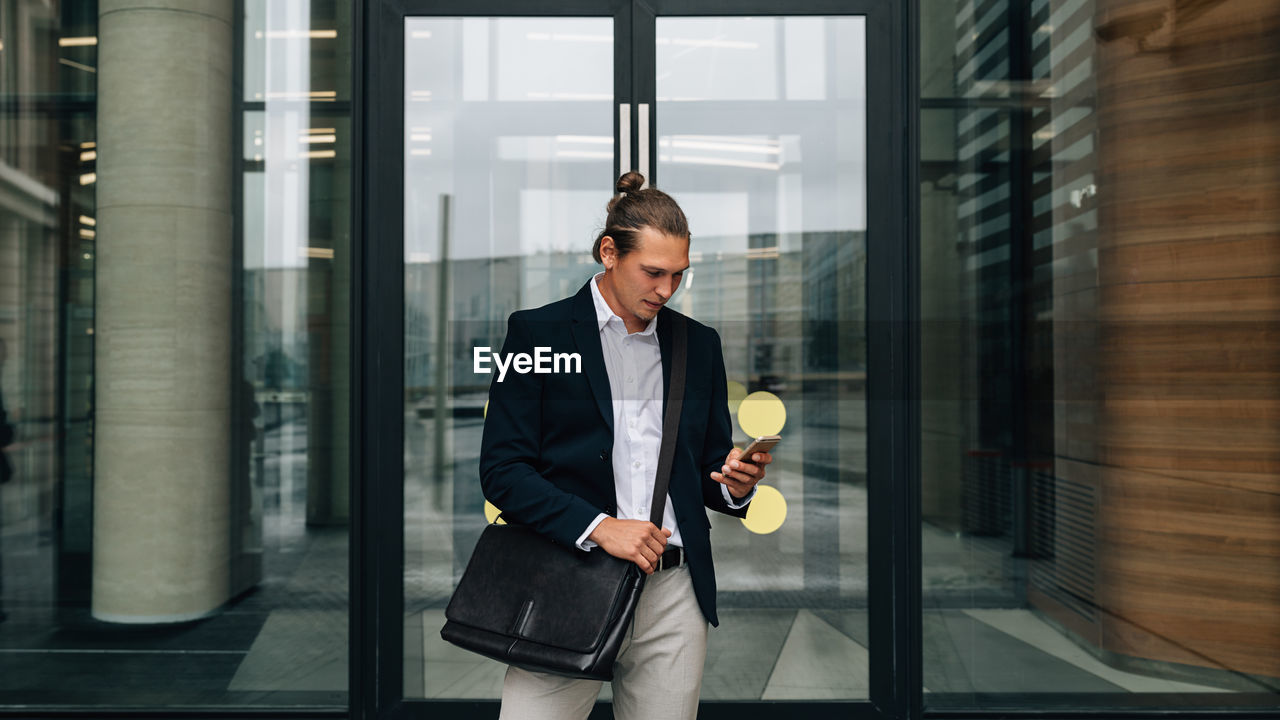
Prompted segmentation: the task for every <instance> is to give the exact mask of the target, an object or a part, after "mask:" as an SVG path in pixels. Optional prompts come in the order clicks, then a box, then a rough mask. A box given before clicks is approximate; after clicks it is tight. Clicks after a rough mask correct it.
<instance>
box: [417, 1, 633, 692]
mask: <svg viewBox="0 0 1280 720" xmlns="http://www.w3.org/2000/svg"><path fill="white" fill-rule="evenodd" d="M404 42H405V68H406V72H405V78H406V80H405V88H404V92H405V124H404V125H405V127H404V130H405V137H404V162H405V198H404V210H405V219H404V221H405V237H404V252H405V403H406V404H405V416H404V417H405V479H404V482H405V518H404V523H405V599H404V600H405V627H406V643H405V676H404V683H405V695H406V697H429V698H459V697H470V698H497V697H499V696H500V695H501V689H502V677H503V673H504V672H505V671H506V666H505V665H500V664H498V663H494V662H491V661H487V660H484V659H483V658H480V657H479V656H477V655H473V654H471V653H468V652H465V651H463V650H459V649H457V648H455V647H453V646H451V645H447V644H446V643H444V641H443V640H441V639H440V634H439V631H440V627H441V626H442V625H443V624H444V606H445V603H446V602H447V601H448V599H449V596H450V595H451V594H452V592H453V587H454V582H455V579H456V578H457V577H458V576H459V575H460V574H461V572H462V568H463V567H464V566H465V563H466V561H467V559H468V558H469V557H470V555H471V548H472V547H473V546H474V545H475V541H476V538H478V537H479V534H480V530H481V529H482V528H483V526H484V524H485V522H486V519H485V508H484V498H483V497H482V495H481V493H480V480H479V474H478V472H479V471H478V460H479V453H480V434H481V428H482V423H483V409H484V405H485V395H486V393H487V391H488V385H489V376H487V375H476V374H474V373H473V372H472V365H471V349H472V348H473V347H477V346H489V347H493V348H495V349H496V348H498V347H500V346H501V345H502V340H503V337H504V336H505V334H506V319H507V316H508V315H510V314H511V313H512V312H513V311H515V310H517V309H520V308H526V307H536V306H539V305H543V304H545V303H548V302H551V301H553V300H559V299H560V298H562V297H566V296H567V295H569V294H571V293H572V292H574V291H576V290H577V289H578V288H579V287H580V286H581V285H582V283H583V282H585V281H586V279H587V278H588V277H590V275H591V274H592V273H593V272H594V271H595V267H596V266H595V265H594V264H593V262H592V260H591V254H590V247H591V241H592V239H593V238H594V237H595V231H596V228H597V227H598V225H599V224H600V223H602V222H603V220H604V202H605V200H607V199H608V196H609V193H610V191H611V190H612V183H613V180H614V178H613V177H612V175H613V164H614V163H613V108H614V104H613V96H614V90H613V21H612V20H611V19H608V18H545V19H532V18H499V19H490V18H409V19H407V20H406V23H405V39H404ZM514 103H518V107H513V104H514Z"/></svg>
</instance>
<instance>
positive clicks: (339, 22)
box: [0, 0, 351, 708]
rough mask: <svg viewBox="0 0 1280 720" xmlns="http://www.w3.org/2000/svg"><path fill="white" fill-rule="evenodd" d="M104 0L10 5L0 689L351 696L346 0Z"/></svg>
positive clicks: (333, 699) (1, 194)
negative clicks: (159, 8)
mask: <svg viewBox="0 0 1280 720" xmlns="http://www.w3.org/2000/svg"><path fill="white" fill-rule="evenodd" d="M98 5H99V3H92V2H90V3H85V2H58V1H57V0H13V1H10V0H6V1H5V2H3V3H0V397H2V401H0V452H2V453H3V454H2V455H0V705H3V706H8V705H21V706H24V707H28V708H30V707H40V706H42V705H49V704H56V705H58V706H63V707H65V706H73V707H87V708H95V707H109V706H120V705H127V706H130V707H137V706H146V707H174V706H182V707H202V706H218V707H234V706H245V705H253V706H282V705H285V706H307V707H314V706H325V707H328V708H345V706H346V705H347V695H346V692H345V688H346V682H347V672H346V658H347V634H346V627H347V580H346V560H347V530H346V527H345V525H346V519H347V518H346V510H345V507H346V498H347V488H346V472H347V471H346V459H345V458H346V442H347V441H346V438H347V429H346V425H345V419H346V415H347V411H346V397H347V392H348V390H347V379H346V375H347V372H348V370H347V368H348V363H347V360H346V355H347V347H348V342H347V336H346V330H345V327H346V323H347V318H348V307H349V300H348V295H347V291H346V288H347V283H348V278H349V270H350V262H349V259H348V258H349V253H350V250H349V232H348V229H347V228H348V224H349V223H348V218H349V217H350V215H349V213H350V198H349V186H350V183H349V182H348V177H349V174H350V162H349V158H350V151H349V148H350V146H351V138H350V136H349V127H350V122H349V108H347V107H345V106H343V105H340V104H338V103H337V102H335V100H336V99H337V98H338V97H347V96H348V95H349V94H344V93H346V91H345V89H344V88H346V87H348V86H349V79H348V78H349V55H350V45H351V36H350V32H349V30H348V28H347V27H346V25H347V23H348V20H347V18H348V17H349V16H350V12H351V8H350V4H349V2H347V1H346V0H328V1H323V2H322V1H319V0H316V1H313V2H310V3H267V2H266V1H265V0H245V2H243V3H230V2H227V3H205V4H204V7H203V8H202V10H201V11H200V12H189V11H187V9H185V8H181V7H176V6H175V7H173V8H170V9H169V11H166V12H156V11H155V10H154V9H147V8H126V7H118V8H117V7H113V8H112V9H111V11H110V12H105V13H104V14H103V15H102V16H101V17H99V14H98V13H99V8H98ZM104 5H105V4H104ZM286 6H288V7H287V8H286ZM236 7H243V9H244V16H243V17H237V16H236V15H235V14H234V13H233V8H236ZM290 8H291V9H290ZM300 9H301V10H300ZM289 13H292V14H289ZM317 33H319V34H317ZM237 34H242V36H243V37H244V38H245V43H244V46H245V47H244V50H245V57H243V58H241V60H243V64H242V65H241V66H240V69H241V70H242V75H241V76H240V77H237V75H236V69H237V58H235V55H234V50H235V48H237V47H238V46H239V45H240V43H237V42H236V37H237ZM255 43H257V44H256V45H255ZM321 46H323V49H320V48H321ZM321 57H323V58H325V59H317V58H321ZM241 80H243V81H244V85H245V86H246V87H248V88H258V87H261V88H273V87H277V86H279V87H288V88H290V89H298V88H301V89H304V90H307V92H306V93H304V94H303V96H301V97H290V98H274V97H262V98H257V100H258V101H255V99H254V94H253V93H252V92H250V93H249V97H248V101H249V104H248V105H245V104H243V101H244V100H245V98H243V97H237V91H236V88H237V87H238V86H239V84H240V82H241ZM310 88H316V89H325V90H329V89H333V88H337V89H338V90H339V92H337V93H330V95H327V96H325V97H323V98H317V97H311V96H310ZM100 101H101V102H100ZM241 135H243V138H242V141H241V137H240V136H241ZM241 351H243V352H241Z"/></svg>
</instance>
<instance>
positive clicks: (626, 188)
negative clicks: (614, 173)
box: [614, 170, 644, 193]
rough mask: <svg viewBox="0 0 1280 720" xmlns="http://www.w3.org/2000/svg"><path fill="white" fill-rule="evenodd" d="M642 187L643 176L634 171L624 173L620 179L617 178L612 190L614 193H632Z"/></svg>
mask: <svg viewBox="0 0 1280 720" xmlns="http://www.w3.org/2000/svg"><path fill="white" fill-rule="evenodd" d="M642 187H644V176H643V175H641V174H640V173H638V172H636V171H635V170H631V171H629V172H625V173H623V174H622V177H620V178H618V184H617V186H616V187H615V188H614V192H616V193H633V192H635V191H637V190H639V189H640V188H642Z"/></svg>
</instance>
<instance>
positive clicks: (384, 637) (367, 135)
mask: <svg viewBox="0 0 1280 720" xmlns="http://www.w3.org/2000/svg"><path fill="white" fill-rule="evenodd" d="M356 7H357V11H356V17H355V18H354V20H355V24H356V31H355V37H356V38H357V42H360V41H363V43H364V44H363V46H362V47H358V48H357V52H356V53H355V55H354V59H355V63H354V65H355V67H356V68H358V71H357V73H356V76H355V77H354V78H353V80H354V83H353V85H354V88H353V89H354V93H353V94H354V95H355V100H356V106H357V108H358V111H357V112H356V113H355V115H354V117H353V122H354V123H355V125H354V127H355V128H356V130H355V133H354V136H355V138H356V139H357V140H358V142H356V143H355V145H354V152H353V159H354V162H353V163H352V166H353V168H356V169H357V170H356V174H355V182H356V183H357V184H356V188H355V193H354V194H353V196H354V197H357V198H359V202H358V203H357V204H356V207H355V208H354V210H355V212H353V213H352V221H353V224H354V225H353V227H354V229H355V231H356V234H355V235H354V236H353V237H354V240H355V242H354V243H353V252H352V272H353V273H354V277H353V292H352V312H353V317H352V327H353V330H354V331H353V332H352V334H351V338H352V345H353V346H352V348H351V352H352V358H353V359H354V360H355V362H354V363H353V368H352V373H353V377H352V389H353V393H352V394H353V397H352V403H351V427H352V440H353V443H352V450H353V452H354V453H355V457H353V462H352V464H351V467H352V474H353V477H352V478H351V505H352V523H353V524H352V533H351V534H352V541H351V544H352V551H351V599H352V615H351V633H352V643H351V648H352V653H351V663H352V667H351V668H350V674H351V683H352V684H351V688H350V689H351V692H352V708H351V714H352V718H353V719H356V720H374V719H375V718H385V717H394V716H396V715H397V714H398V709H399V706H400V703H401V698H402V695H403V685H404V678H403V664H404V657H403V654H404V648H403V645H404V638H403V625H404V621H403V617H402V615H403V612H402V608H403V604H404V598H403V584H404V578H403V572H402V567H403V562H404V561H403V558H404V532H403V518H404V494H403V493H404V487H403V483H402V482H401V479H402V478H403V477H404V454H403V448H404V440H403V434H404V427H403V421H402V418H403V398H402V395H401V387H402V386H403V384H404V383H403V375H404V266H403V263H404V257H403V249H402V245H401V243H399V242H396V241H394V240H392V241H383V242H372V241H371V239H373V238H381V239H384V240H385V239H398V238H402V237H403V236H404V231H403V222H404V213H403V207H402V202H403V192H402V190H403V182H404V178H403V163H404V149H403V147H401V141H402V139H403V137H404V134H403V128H402V125H403V118H404V93H403V87H404V77H403V76H404V62H403V56H404V12H403V9H402V8H401V7H400V5H399V3H397V2H394V1H393V0H384V1H381V2H379V1H377V0H356ZM365 48H377V49H378V52H376V53H372V54H370V55H366V54H365ZM371 100H372V101H371ZM388 519H391V521H392V522H391V523H388V522H386V521H387V520H388ZM386 527H394V528H397V529H396V530H393V531H391V532H377V531H376V529H377V528H386Z"/></svg>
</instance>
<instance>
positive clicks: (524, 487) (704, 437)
mask: <svg viewBox="0 0 1280 720" xmlns="http://www.w3.org/2000/svg"><path fill="white" fill-rule="evenodd" d="M674 312H675V311H674V310H671V309H670V308H666V307H664V308H662V309H661V310H660V311H659V312H658V327H657V336H658V344H659V347H660V349H661V353H662V379H663V388H664V391H663V401H662V402H663V407H664V410H665V406H666V391H665V388H666V386H667V384H668V383H669V382H670V380H671V317H672V314H673V313H674ZM688 328H689V330H688V347H689V357H688V366H687V368H688V369H687V380H686V382H685V391H684V406H683V409H682V410H681V413H680V429H679V433H678V436H677V440H676V446H675V460H674V461H673V463H672V468H671V484H670V488H669V489H668V494H669V495H670V497H671V504H672V506H673V507H674V510H675V516H676V522H677V523H679V524H680V536H681V539H682V540H683V541H684V549H685V552H686V555H687V556H688V562H689V572H690V575H691V576H692V579H693V589H694V593H695V594H696V595H697V598H698V605H699V606H700V607H701V608H702V614H703V615H705V616H706V618H707V621H708V622H710V623H711V624H712V625H716V624H718V619H717V617H716V578H715V568H714V567H713V566H712V562H711V536H710V530H711V521H710V520H708V519H707V512H706V508H711V509H713V510H717V511H719V512H722V513H725V514H728V515H733V516H735V517H744V516H745V515H746V513H747V509H746V507H743V508H739V509H734V508H731V507H729V505H728V503H726V502H725V500H724V495H723V493H722V492H721V491H720V488H721V487H722V485H721V484H720V483H718V482H716V481H715V480H712V479H711V473H712V472H715V471H718V470H720V468H721V467H722V466H723V464H724V461H725V457H726V456H727V455H728V454H729V451H730V450H732V449H733V440H732V426H731V424H730V420H729V406H728V397H727V396H728V387H727V384H726V381H725V372H724V355H723V353H722V351H721V349H720V336H719V334H717V333H716V331H715V330H713V329H711V328H709V327H707V326H706V325H703V324H701V323H699V322H697V321H695V320H692V319H691V320H689V321H688ZM536 347H549V348H551V352H553V353H578V354H579V355H580V356H581V358H582V367H581V370H582V372H581V373H558V374H554V373H553V374H536V373H533V372H529V373H527V374H520V373H518V372H516V370H515V368H514V367H512V368H510V369H508V371H507V374H506V377H505V379H504V381H503V382H498V381H497V377H498V374H497V372H496V370H495V372H494V377H493V381H492V383H491V384H490V388H489V411H488V415H487V417H486V418H485V423H484V440H483V443H482V448H481V453H480V483H481V485H482V487H483V489H484V496H485V498H486V499H488V500H489V502H491V503H493V504H494V505H495V506H496V507H498V508H499V509H500V510H501V511H502V513H503V517H504V518H507V519H510V520H511V521H512V522H516V523H520V524H524V525H529V526H531V527H532V528H533V529H535V530H537V531H538V532H540V533H542V534H544V535H546V536H548V537H550V538H551V539H553V540H554V541H556V542H558V543H561V544H563V545H567V546H569V547H573V546H574V543H575V542H576V541H577V539H578V537H579V536H581V535H582V532H583V531H584V530H586V529H587V526H588V525H590V524H591V521H592V520H594V519H595V518H596V516H597V515H598V514H600V513H605V514H607V515H614V514H615V513H616V509H615V502H616V495H615V492H614V486H613V463H612V460H611V453H612V448H613V402H612V398H611V396H610V392H609V377H608V374H607V372H606V370H605V364H604V354H603V351H602V350H601V346H600V330H599V325H598V324H597V321H596V310H595V304H594V303H593V302H592V299H591V283H590V282H589V281H588V283H587V284H586V285H584V286H583V287H582V289H581V290H579V291H578V293H577V294H576V295H574V296H573V297H570V298H566V299H564V300H560V301H558V302H554V303H551V304H550V305H544V306H543V307H540V308H537V309H535V310H520V311H517V312H515V313H512V315H511V318H510V319H509V320H508V322H507V339H506V342H505V343H504V344H503V346H502V353H503V355H504V356H505V355H507V354H509V353H528V354H529V355H530V356H533V355H534V352H535V350H534V349H535V348H536ZM655 461H656V458H655ZM593 552H603V551H602V550H599V549H597V550H594V551H593Z"/></svg>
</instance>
